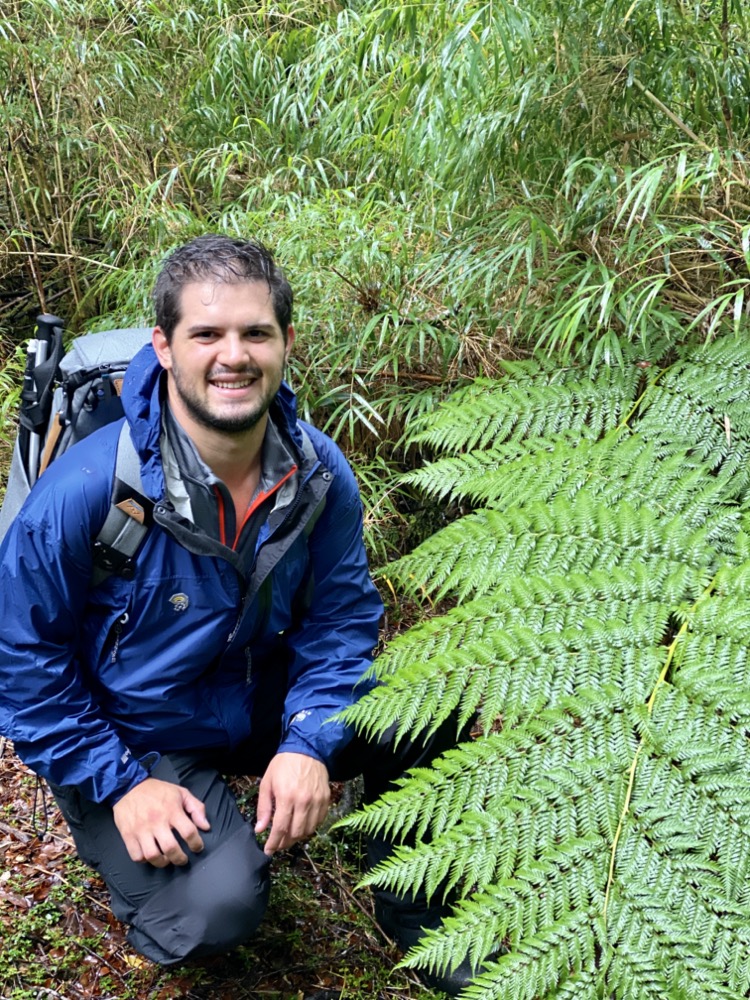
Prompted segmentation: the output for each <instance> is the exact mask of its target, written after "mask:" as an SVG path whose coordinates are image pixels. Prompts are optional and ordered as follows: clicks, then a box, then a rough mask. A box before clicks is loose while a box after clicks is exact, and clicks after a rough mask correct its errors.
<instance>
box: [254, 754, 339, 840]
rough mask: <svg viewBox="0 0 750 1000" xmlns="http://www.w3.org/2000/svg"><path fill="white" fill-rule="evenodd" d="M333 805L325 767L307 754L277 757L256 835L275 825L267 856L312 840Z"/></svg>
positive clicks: (266, 778)
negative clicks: (305, 840)
mask: <svg viewBox="0 0 750 1000" xmlns="http://www.w3.org/2000/svg"><path fill="white" fill-rule="evenodd" d="M330 804H331V789H330V787H329V785H328V770H327V768H326V766H325V764H321V763H320V761H319V760H315V758H314V757H308V756H307V755H306V754H303V753H279V754H276V756H275V757H274V758H273V760H272V761H271V763H270V764H269V765H268V768H267V769H266V773H265V774H264V775H263V779H262V780H261V783H260V790H259V792H258V821H257V823H256V824H255V832H256V833H260V832H261V831H262V830H265V829H266V828H267V827H268V824H269V823H271V832H270V833H269V835H268V840H267V841H266V844H265V847H264V848H263V850H264V852H265V853H266V854H269V855H270V854H273V853H274V851H281V850H284V848H287V847H291V846H292V844H296V843H297V841H298V840H304V839H305V837H309V836H311V835H312V834H313V833H314V832H315V830H316V829H317V827H318V826H319V825H320V824H321V823H322V822H323V820H324V819H325V818H326V814H327V812H328V806H329V805H330ZM272 817H273V822H271V819H272Z"/></svg>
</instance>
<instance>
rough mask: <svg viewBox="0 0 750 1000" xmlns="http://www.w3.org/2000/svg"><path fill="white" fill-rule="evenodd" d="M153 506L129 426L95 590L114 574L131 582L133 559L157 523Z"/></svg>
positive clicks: (97, 545)
mask: <svg viewBox="0 0 750 1000" xmlns="http://www.w3.org/2000/svg"><path fill="white" fill-rule="evenodd" d="M153 506H154V505H153V503H152V501H151V500H149V499H148V498H147V497H146V496H144V494H143V486H142V484H141V463H140V459H139V458H138V453H137V452H136V450H135V446H134V444H133V440H132V438H131V436H130V428H129V427H128V424H127V422H125V423H123V425H122V428H121V429H120V436H119V438H118V441H117V458H116V461H115V475H114V481H113V484H112V498H111V501H110V507H109V513H108V514H107V517H106V519H105V521H104V524H103V525H102V529H101V531H100V532H99V534H98V535H97V537H96V540H95V542H94V553H93V554H94V571H93V573H92V575H91V584H92V586H94V587H95V586H97V584H100V583H102V582H103V581H104V580H106V579H107V577H109V576H112V574H113V573H114V574H117V575H118V576H123V577H125V579H127V580H129V579H131V578H132V577H133V575H134V573H135V562H134V559H133V557H134V556H135V554H136V552H137V551H138V549H139V547H140V545H141V542H142V541H143V540H144V538H145V537H146V534H147V532H148V529H149V527H150V525H151V523H152V520H153V516H152V515H153Z"/></svg>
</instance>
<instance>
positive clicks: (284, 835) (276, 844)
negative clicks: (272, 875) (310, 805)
mask: <svg viewBox="0 0 750 1000" xmlns="http://www.w3.org/2000/svg"><path fill="white" fill-rule="evenodd" d="M292 823H293V814H292V810H291V808H290V807H289V806H288V805H286V804H285V803H279V802H277V803H276V812H275V813H274V816H273V823H272V824H271V832H270V833H269V835H268V840H267V841H266V844H265V847H264V848H263V852H264V854H273V853H274V851H283V850H284V849H285V848H287V847H291V846H292V844H293V843H294V841H293V840H292V839H291V837H290V828H291V826H292Z"/></svg>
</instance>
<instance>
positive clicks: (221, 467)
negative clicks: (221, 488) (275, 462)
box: [169, 398, 268, 493]
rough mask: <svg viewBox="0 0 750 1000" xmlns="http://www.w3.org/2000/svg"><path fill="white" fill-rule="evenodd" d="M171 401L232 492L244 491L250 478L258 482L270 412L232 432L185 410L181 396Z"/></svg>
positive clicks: (180, 420)
mask: <svg viewBox="0 0 750 1000" xmlns="http://www.w3.org/2000/svg"><path fill="white" fill-rule="evenodd" d="M169 402H170V408H171V410H172V416H173V417H174V419H175V420H176V421H177V423H178V424H179V425H180V427H182V429H183V430H184V431H185V433H186V434H187V435H188V437H189V438H190V440H191V441H192V442H193V444H194V445H195V450H196V451H197V452H198V454H199V455H200V457H201V459H202V460H203V461H204V462H205V463H206V465H207V466H208V467H209V469H210V470H211V471H212V472H213V474H214V475H215V476H217V477H218V478H219V479H221V481H222V482H223V483H224V484H225V485H226V486H227V488H228V489H229V491H230V492H231V493H234V492H235V491H237V490H239V491H240V492H244V491H245V489H246V486H247V483H248V480H254V482H255V483H257V481H258V478H259V475H260V466H261V453H262V449H263V439H264V438H265V434H266V427H267V425H268V414H267V413H264V414H263V416H262V417H261V418H260V420H259V421H258V423H257V424H256V425H255V426H254V427H251V428H250V429H249V430H247V431H242V432H241V433H238V434H228V433H227V432H226V431H220V430H216V429H214V428H212V427H206V426H205V425H204V424H201V423H199V422H198V421H197V420H195V419H194V418H193V417H192V416H191V415H190V413H188V412H187V411H186V410H185V407H184V406H182V405H181V403H180V400H179V399H178V400H175V399H172V398H170V400H169Z"/></svg>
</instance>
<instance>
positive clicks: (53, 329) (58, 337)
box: [21, 313, 63, 486]
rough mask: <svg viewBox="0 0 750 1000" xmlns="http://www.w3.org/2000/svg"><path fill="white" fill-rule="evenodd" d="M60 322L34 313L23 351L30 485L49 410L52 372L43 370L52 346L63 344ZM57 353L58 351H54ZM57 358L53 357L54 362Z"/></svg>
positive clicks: (35, 473)
mask: <svg viewBox="0 0 750 1000" xmlns="http://www.w3.org/2000/svg"><path fill="white" fill-rule="evenodd" d="M62 330H63V322H62V320H61V319H58V317H57V316H52V315H50V314H49V313H43V314H42V315H41V316H37V320H36V337H34V338H32V339H31V340H30V341H29V345H28V348H27V351H26V368H25V370H24V376H23V390H22V392H21V400H22V403H21V422H22V423H23V424H25V426H26V427H27V429H28V430H29V436H28V446H27V450H26V472H27V474H28V478H29V486H33V485H34V483H35V482H36V480H37V476H38V475H39V451H40V447H41V442H42V434H43V433H44V430H45V428H46V424H47V419H48V417H49V413H48V412H46V411H47V410H48V408H49V400H50V387H51V383H52V378H53V375H54V372H53V371H50V372H49V373H47V372H46V370H45V369H44V368H41V366H42V365H44V362H45V361H46V360H47V359H48V358H49V356H50V347H51V345H53V344H55V345H57V344H59V345H60V346H62ZM53 353H54V354H59V350H56V351H53ZM56 363H57V358H55V364H56Z"/></svg>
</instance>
